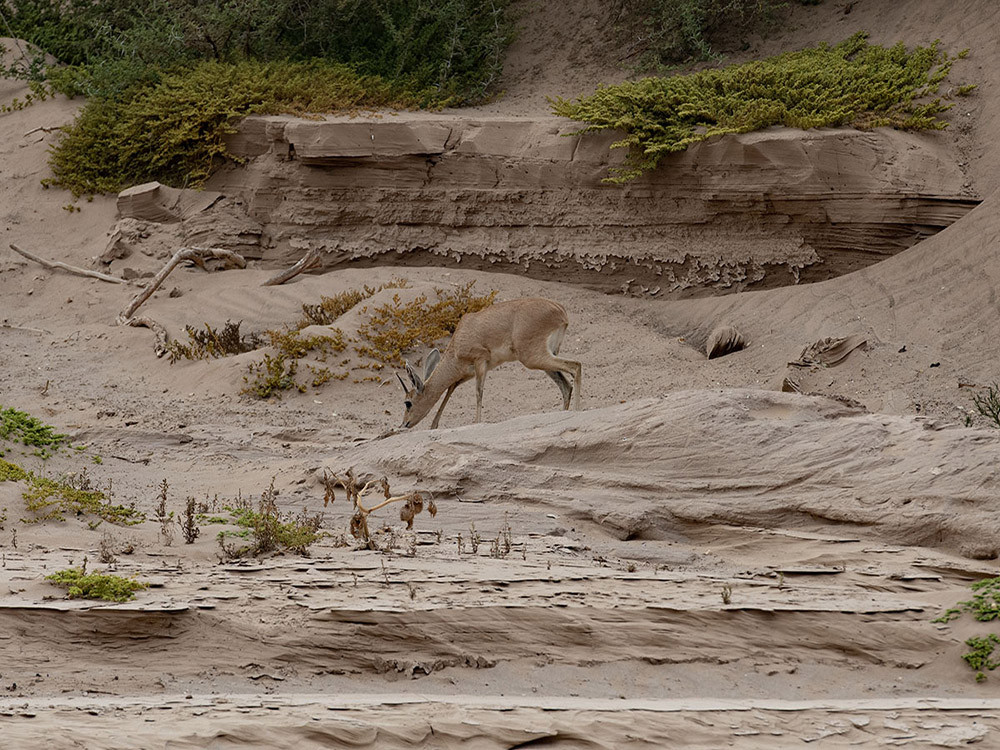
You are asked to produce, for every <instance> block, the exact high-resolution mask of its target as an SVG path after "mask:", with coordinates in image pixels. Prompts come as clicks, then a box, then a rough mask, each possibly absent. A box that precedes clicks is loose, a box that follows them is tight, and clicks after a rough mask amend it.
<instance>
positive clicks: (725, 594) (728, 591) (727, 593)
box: [722, 583, 733, 605]
mask: <svg viewBox="0 0 1000 750" xmlns="http://www.w3.org/2000/svg"><path fill="white" fill-rule="evenodd" d="M732 601H733V587H732V586H730V585H729V584H728V583H727V584H725V585H723V587H722V603H723V604H727V605H728V604H731V603H732Z"/></svg>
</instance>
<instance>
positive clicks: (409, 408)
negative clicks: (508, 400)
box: [396, 297, 583, 429]
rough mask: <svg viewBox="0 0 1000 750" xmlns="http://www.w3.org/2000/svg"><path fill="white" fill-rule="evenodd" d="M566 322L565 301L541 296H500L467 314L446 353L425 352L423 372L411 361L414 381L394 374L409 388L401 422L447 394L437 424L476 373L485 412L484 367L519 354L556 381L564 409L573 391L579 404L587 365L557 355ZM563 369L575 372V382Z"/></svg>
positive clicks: (409, 422)
mask: <svg viewBox="0 0 1000 750" xmlns="http://www.w3.org/2000/svg"><path fill="white" fill-rule="evenodd" d="M568 325H569V317H568V316H567V315H566V309H565V308H564V307H563V306H562V305H560V304H559V303H558V302H553V301H552V300H549V299H542V298H538V297H533V298H525V299H516V300H511V301H509V302H499V303H497V304H495V305H492V306H490V307H487V308H485V309H483V310H480V311H479V312H474V313H469V314H467V315H465V316H463V317H462V319H461V320H460V321H459V323H458V327H457V328H456V329H455V333H454V335H453V336H452V337H451V341H450V342H449V343H448V347H447V348H446V349H445V350H444V353H443V354H442V353H440V352H438V350H437V349H433V350H432V351H431V352H430V354H428V355H427V362H426V365H425V369H424V375H423V377H421V376H420V375H418V374H417V372H416V371H415V370H414V369H413V368H412V367H410V365H409V363H407V365H406V372H407V374H408V375H409V377H410V382H411V387H407V385H406V383H405V382H404V381H403V378H402V377H400V376H399V375H397V376H396V377H399V382H400V385H402V386H403V391H404V392H405V393H406V413H405V415H404V416H403V424H402V426H403V427H414V426H416V425H417V423H419V422H420V420H422V419H423V418H424V417H425V416H427V414H428V412H430V410H431V409H432V408H433V407H434V404H436V403H437V401H438V399H439V398H441V396H442V394H443V395H444V400H443V401H442V402H441V406H440V407H439V408H438V410H437V414H436V415H435V416H434V421H433V422H431V429H436V428H437V426H438V422H439V421H440V420H441V412H443V411H444V407H445V405H446V404H447V403H448V399H449V398H451V394H452V393H454V392H455V389H456V388H457V387H458V386H459V385H461V384H462V383H464V382H465V381H467V380H471V379H472V378H475V379H476V422H478V421H479V420H480V419H481V418H482V410H483V386H484V385H485V382H486V373H487V372H489V371H490V370H492V369H493V368H494V367H497V366H498V365H501V364H503V363H504V362H513V361H515V360H516V361H519V362H520V363H521V364H523V365H524V366H525V367H527V368H528V369H529V370H544V371H545V374H546V375H548V376H549V377H550V378H552V380H554V381H555V383H556V385H558V386H559V390H560V392H561V393H562V397H563V409H568V408H569V405H570V397H571V396H573V407H574V408H575V409H579V408H580V384H581V380H582V377H583V366H582V365H581V364H580V363H579V362H575V361H573V360H569V359H563V358H561V357H558V356H556V355H557V354H558V353H559V347H560V346H561V345H562V341H563V337H564V336H565V335H566V327H567V326H568ZM563 373H567V374H570V375H572V376H573V385H572V386H571V385H570V383H569V382H568V381H567V379H566V376H565V375H564V374H563ZM574 391H575V393H574Z"/></svg>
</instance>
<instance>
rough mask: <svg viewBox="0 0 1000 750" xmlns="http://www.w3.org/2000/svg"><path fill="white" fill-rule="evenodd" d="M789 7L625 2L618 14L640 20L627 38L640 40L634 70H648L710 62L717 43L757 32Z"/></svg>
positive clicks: (771, 1)
mask: <svg viewBox="0 0 1000 750" xmlns="http://www.w3.org/2000/svg"><path fill="white" fill-rule="evenodd" d="M787 5H788V3H787V2H785V1H784V0H625V9H626V11H627V13H623V14H622V15H623V16H625V17H628V18H633V19H638V25H639V26H640V28H637V29H632V34H631V35H632V36H637V37H639V38H640V39H641V40H642V42H641V49H642V51H641V52H640V53H639V56H638V65H637V67H638V68H639V69H640V70H644V71H649V70H661V69H663V68H666V67H670V66H672V65H675V64H677V63H679V62H683V61H685V60H705V59H708V58H710V57H713V56H714V55H715V54H716V49H717V46H718V42H719V40H720V38H722V37H727V38H728V37H731V36H732V35H733V34H740V33H747V32H751V31H757V30H760V29H761V28H763V27H765V26H767V25H768V23H769V22H773V21H774V20H775V18H776V17H777V15H778V13H779V11H781V10H783V9H784V8H786V7H787ZM626 25H628V24H626Z"/></svg>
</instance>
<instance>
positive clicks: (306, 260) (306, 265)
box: [261, 248, 320, 286]
mask: <svg viewBox="0 0 1000 750" xmlns="http://www.w3.org/2000/svg"><path fill="white" fill-rule="evenodd" d="M319 264H320V254H319V250H316V249H315V248H313V249H312V250H310V251H309V252H307V253H306V254H305V255H303V256H302V259H301V260H300V261H299V262H298V263H296V264H295V265H294V266H292V267H291V268H287V269H285V270H284V271H282V272H281V273H277V274H275V275H274V276H272V277H271V278H269V279H268V280H267V281H265V282H264V283H263V284H261V286H278V285H279V284H284V283H285V282H286V281H288V280H290V279H293V278H295V277H296V276H298V275H299V274H300V273H303V272H304V271H308V270H309V269H310V268H315V267H316V266H318V265H319Z"/></svg>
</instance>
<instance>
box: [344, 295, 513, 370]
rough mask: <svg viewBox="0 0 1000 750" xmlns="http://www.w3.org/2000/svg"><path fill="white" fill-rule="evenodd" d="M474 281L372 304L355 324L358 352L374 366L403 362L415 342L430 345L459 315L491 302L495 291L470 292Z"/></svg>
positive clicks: (453, 325) (450, 328) (449, 329)
mask: <svg viewBox="0 0 1000 750" xmlns="http://www.w3.org/2000/svg"><path fill="white" fill-rule="evenodd" d="M474 285H475V282H473V281H470V282H469V283H468V284H466V285H464V286H462V287H459V288H458V289H456V290H455V291H451V292H449V291H443V290H441V289H438V290H435V295H436V299H430V298H429V297H428V296H427V295H426V294H422V295H420V296H419V297H417V298H416V299H413V300H411V301H410V302H403V301H402V300H401V299H400V297H399V295H394V296H393V299H392V301H391V302H387V303H385V304H383V305H379V306H377V307H375V308H374V309H373V310H372V311H371V312H370V317H369V319H368V321H367V322H366V323H364V324H363V325H361V326H360V327H359V328H358V339H359V343H358V345H356V346H355V347H354V348H355V350H356V351H357V353H358V354H360V355H361V356H363V357H368V358H369V359H371V360H372V362H373V365H372V367H373V368H374V369H381V368H382V367H384V366H386V365H389V366H392V367H402V366H403V354H404V352H406V351H407V350H410V349H412V348H414V347H415V346H418V345H425V346H433V344H434V343H435V342H436V341H440V340H441V339H443V338H445V337H446V336H450V335H451V334H452V333H454V332H455V328H456V327H457V326H458V321H459V320H461V319H462V316H463V315H465V314H467V313H471V312H478V311H479V310H482V309H484V308H486V307H489V306H490V305H492V304H493V300H494V299H496V296H497V293H496V291H495V290H494V291H491V292H489V293H487V294H485V295H482V296H476V295H475V294H473V291H472V288H473V286H474Z"/></svg>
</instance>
